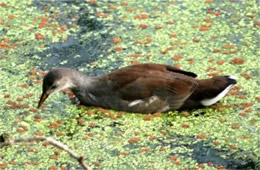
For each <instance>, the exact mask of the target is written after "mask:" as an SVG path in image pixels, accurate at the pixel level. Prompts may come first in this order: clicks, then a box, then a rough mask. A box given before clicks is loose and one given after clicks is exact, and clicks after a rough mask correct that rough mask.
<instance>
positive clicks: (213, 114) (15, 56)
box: [0, 0, 260, 169]
mask: <svg viewBox="0 0 260 170" xmlns="http://www.w3.org/2000/svg"><path fill="white" fill-rule="evenodd" d="M90 2H92V1H80V0H79V1H73V2H64V3H55V2H50V1H48V2H44V1H15V0H9V1H7V2H5V3H1V6H0V23H1V25H0V33H1V34H0V42H1V46H0V56H1V58H0V75H1V76H0V80H1V82H3V83H1V84H0V87H1V88H0V107H1V111H0V118H1V119H0V120H1V121H0V129H1V130H0V134H1V135H2V134H4V133H7V134H8V135H9V136H10V137H11V138H23V137H28V136H35V135H44V136H51V137H54V138H55V139H58V140H61V141H62V142H64V143H66V144H67V145H68V146H70V147H71V148H72V149H73V150H75V152H77V153H79V154H83V155H84V156H85V158H86V162H87V163H88V164H89V165H90V166H91V167H93V168H95V169H118V168H121V169H153V168H156V169H164V168H168V169H183V168H196V167H197V168H198V167H202V166H204V167H206V168H208V169H216V168H221V167H224V168H226V169H254V168H255V169H257V168H259V160H258V158H259V156H260V155H259V154H260V151H259V148H260V147H259V134H260V130H259V128H260V125H259V106H260V105H259V97H260V96H259V94H258V86H259V80H258V78H259V64H258V63H259V59H258V57H257V48H258V44H259V39H258V38H257V37H258V36H259V25H257V24H256V23H257V22H259V14H258V13H257V8H258V7H257V3H256V1H234V2H232V1H213V2H211V3H205V1H178V0H175V1H148V0H147V1H142V2H141V1H140V2H138V1H125V2H119V1H110V2H106V1H97V3H95V1H93V3H90ZM209 2H210V1H209ZM43 18H45V19H43ZM46 18H48V19H46ZM44 20H45V21H44ZM39 33H40V34H39ZM36 34H38V35H36ZM116 37H119V38H120V40H121V41H120V42H114V41H113V38H116ZM176 55H181V56H182V58H181V59H179V60H176V59H174V56H176ZM234 58H240V59H243V60H244V62H242V63H240V64H231V63H230V62H231V61H232V60H233V59H234ZM191 59H193V60H194V62H193V60H191ZM209 60H211V61H210V62H209ZM218 61H222V62H218ZM223 61H224V62H223ZM138 62H139V63H142V62H154V63H164V64H170V65H175V64H179V65H180V66H181V68H182V69H184V70H190V71H193V72H195V73H197V74H198V75H199V77H200V78H207V77H210V74H212V73H213V74H216V73H218V74H228V75H229V74H231V75H236V76H238V77H239V81H238V85H237V87H240V86H241V88H238V89H237V90H236V91H235V92H237V93H235V92H234V93H233V95H232V94H231V95H229V96H227V97H225V98H224V99H223V100H222V101H221V104H219V105H217V106H216V107H215V108H205V109H199V110H194V111H188V112H177V111H174V112H169V113H164V114H161V115H160V116H159V117H156V116H154V117H153V116H150V117H146V116H147V115H142V114H132V113H122V112H119V113H117V112H115V111H109V110H105V109H100V108H91V107H90V108H78V107H77V106H76V105H75V104H72V102H71V101H70V100H69V98H68V97H67V95H64V94H62V93H59V94H55V95H53V96H51V97H50V98H49V99H48V100H47V101H46V104H45V105H46V107H45V108H44V109H42V110H33V109H35V107H36V105H37V102H38V100H39V96H40V93H41V84H40V82H39V81H37V80H41V79H42V76H40V74H41V72H42V71H47V70H49V69H50V68H52V67H58V66H66V67H73V68H75V69H78V70H81V71H83V72H85V73H87V74H89V75H100V74H102V73H105V72H108V71H111V70H114V69H116V68H120V67H123V66H126V65H130V64H132V63H138ZM209 68H211V69H209ZM208 69H209V70H208ZM33 70H36V72H34V71H33ZM207 70H208V71H207ZM246 74H248V75H249V76H250V77H248V76H245V75H246ZM24 84H27V86H23V85H24ZM28 94H32V95H28ZM8 95H10V97H8ZM26 95H27V97H26ZM19 97H20V99H19ZM26 104H27V105H28V107H27V106H26ZM55 154H56V156H57V155H58V157H51V156H52V155H55ZM171 156H176V160H175V157H171ZM173 158H174V159H173ZM10 161H14V162H15V164H14V163H13V162H10ZM5 166H6V167H7V169H29V168H30V169H40V168H51V167H52V168H54V167H57V168H58V167H65V168H68V169H70V168H71V169H76V168H80V166H79V165H78V164H77V162H76V161H75V160H73V159H71V158H70V157H69V156H68V155H67V154H66V153H64V152H62V151H57V149H56V148H53V147H52V146H45V145H44V144H43V143H39V144H22V145H14V146H12V147H5V148H1V152H0V167H1V168H2V167H5Z"/></svg>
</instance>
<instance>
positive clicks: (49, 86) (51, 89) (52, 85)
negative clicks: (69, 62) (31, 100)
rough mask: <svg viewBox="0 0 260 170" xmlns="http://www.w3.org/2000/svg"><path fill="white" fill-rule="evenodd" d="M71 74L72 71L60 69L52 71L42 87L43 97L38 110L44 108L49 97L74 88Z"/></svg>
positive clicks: (45, 78)
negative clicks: (43, 105)
mask: <svg viewBox="0 0 260 170" xmlns="http://www.w3.org/2000/svg"><path fill="white" fill-rule="evenodd" d="M70 73H71V71H70V69H64V68H59V69H54V70H51V71H49V72H48V73H47V74H46V75H45V77H44V79H43V85H42V95H41V98H40V101H39V103H38V107H37V108H40V107H41V106H42V104H43V103H44V101H45V100H46V99H47V98H48V96H49V95H51V94H54V93H56V92H59V91H61V90H63V89H67V88H72V87H73V86H74V84H73V82H72V79H71V77H70Z"/></svg>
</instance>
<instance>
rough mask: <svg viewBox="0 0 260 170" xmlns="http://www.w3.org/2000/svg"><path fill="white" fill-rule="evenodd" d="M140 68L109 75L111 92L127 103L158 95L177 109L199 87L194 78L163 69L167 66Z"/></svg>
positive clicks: (133, 67)
mask: <svg viewBox="0 0 260 170" xmlns="http://www.w3.org/2000/svg"><path fill="white" fill-rule="evenodd" d="M136 66H137V65H135V66H130V67H126V68H123V69H120V70H117V71H115V72H112V73H110V74H108V75H106V76H105V78H106V80H107V82H109V86H110V87H111V90H112V91H114V93H115V94H117V95H119V96H120V98H122V99H123V100H127V101H133V100H140V99H141V100H143V99H147V98H149V97H151V96H158V97H159V98H160V99H161V100H165V101H167V102H168V103H169V105H170V107H171V108H172V109H177V108H179V107H180V106H181V105H182V104H183V102H184V101H185V100H186V99H187V97H189V96H190V95H191V93H192V92H193V91H194V89H195V87H196V86H197V83H196V82H195V81H194V78H193V77H190V76H186V75H184V74H181V73H179V72H178V73H175V72H172V71H168V70H167V69H165V68H163V67H161V66H164V65H159V67H156V66H157V65H155V67H152V66H150V65H145V66H144V65H142V66H140V67H136ZM154 68H156V69H154Z"/></svg>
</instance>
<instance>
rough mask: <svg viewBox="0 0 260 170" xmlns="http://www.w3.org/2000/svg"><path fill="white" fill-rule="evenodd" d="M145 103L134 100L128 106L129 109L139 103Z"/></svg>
mask: <svg viewBox="0 0 260 170" xmlns="http://www.w3.org/2000/svg"><path fill="white" fill-rule="evenodd" d="M143 102H144V101H143V100H134V101H132V102H131V103H129V104H128V106H129V107H132V106H134V105H137V104H139V103H143Z"/></svg>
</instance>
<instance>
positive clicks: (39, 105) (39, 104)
mask: <svg viewBox="0 0 260 170" xmlns="http://www.w3.org/2000/svg"><path fill="white" fill-rule="evenodd" d="M48 96H49V95H48V94H47V93H46V92H45V91H43V92H42V95H41V99H40V101H39V103H38V107H37V108H38V109H39V108H40V107H41V106H42V104H43V103H44V101H45V100H46V99H47V98H48Z"/></svg>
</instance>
